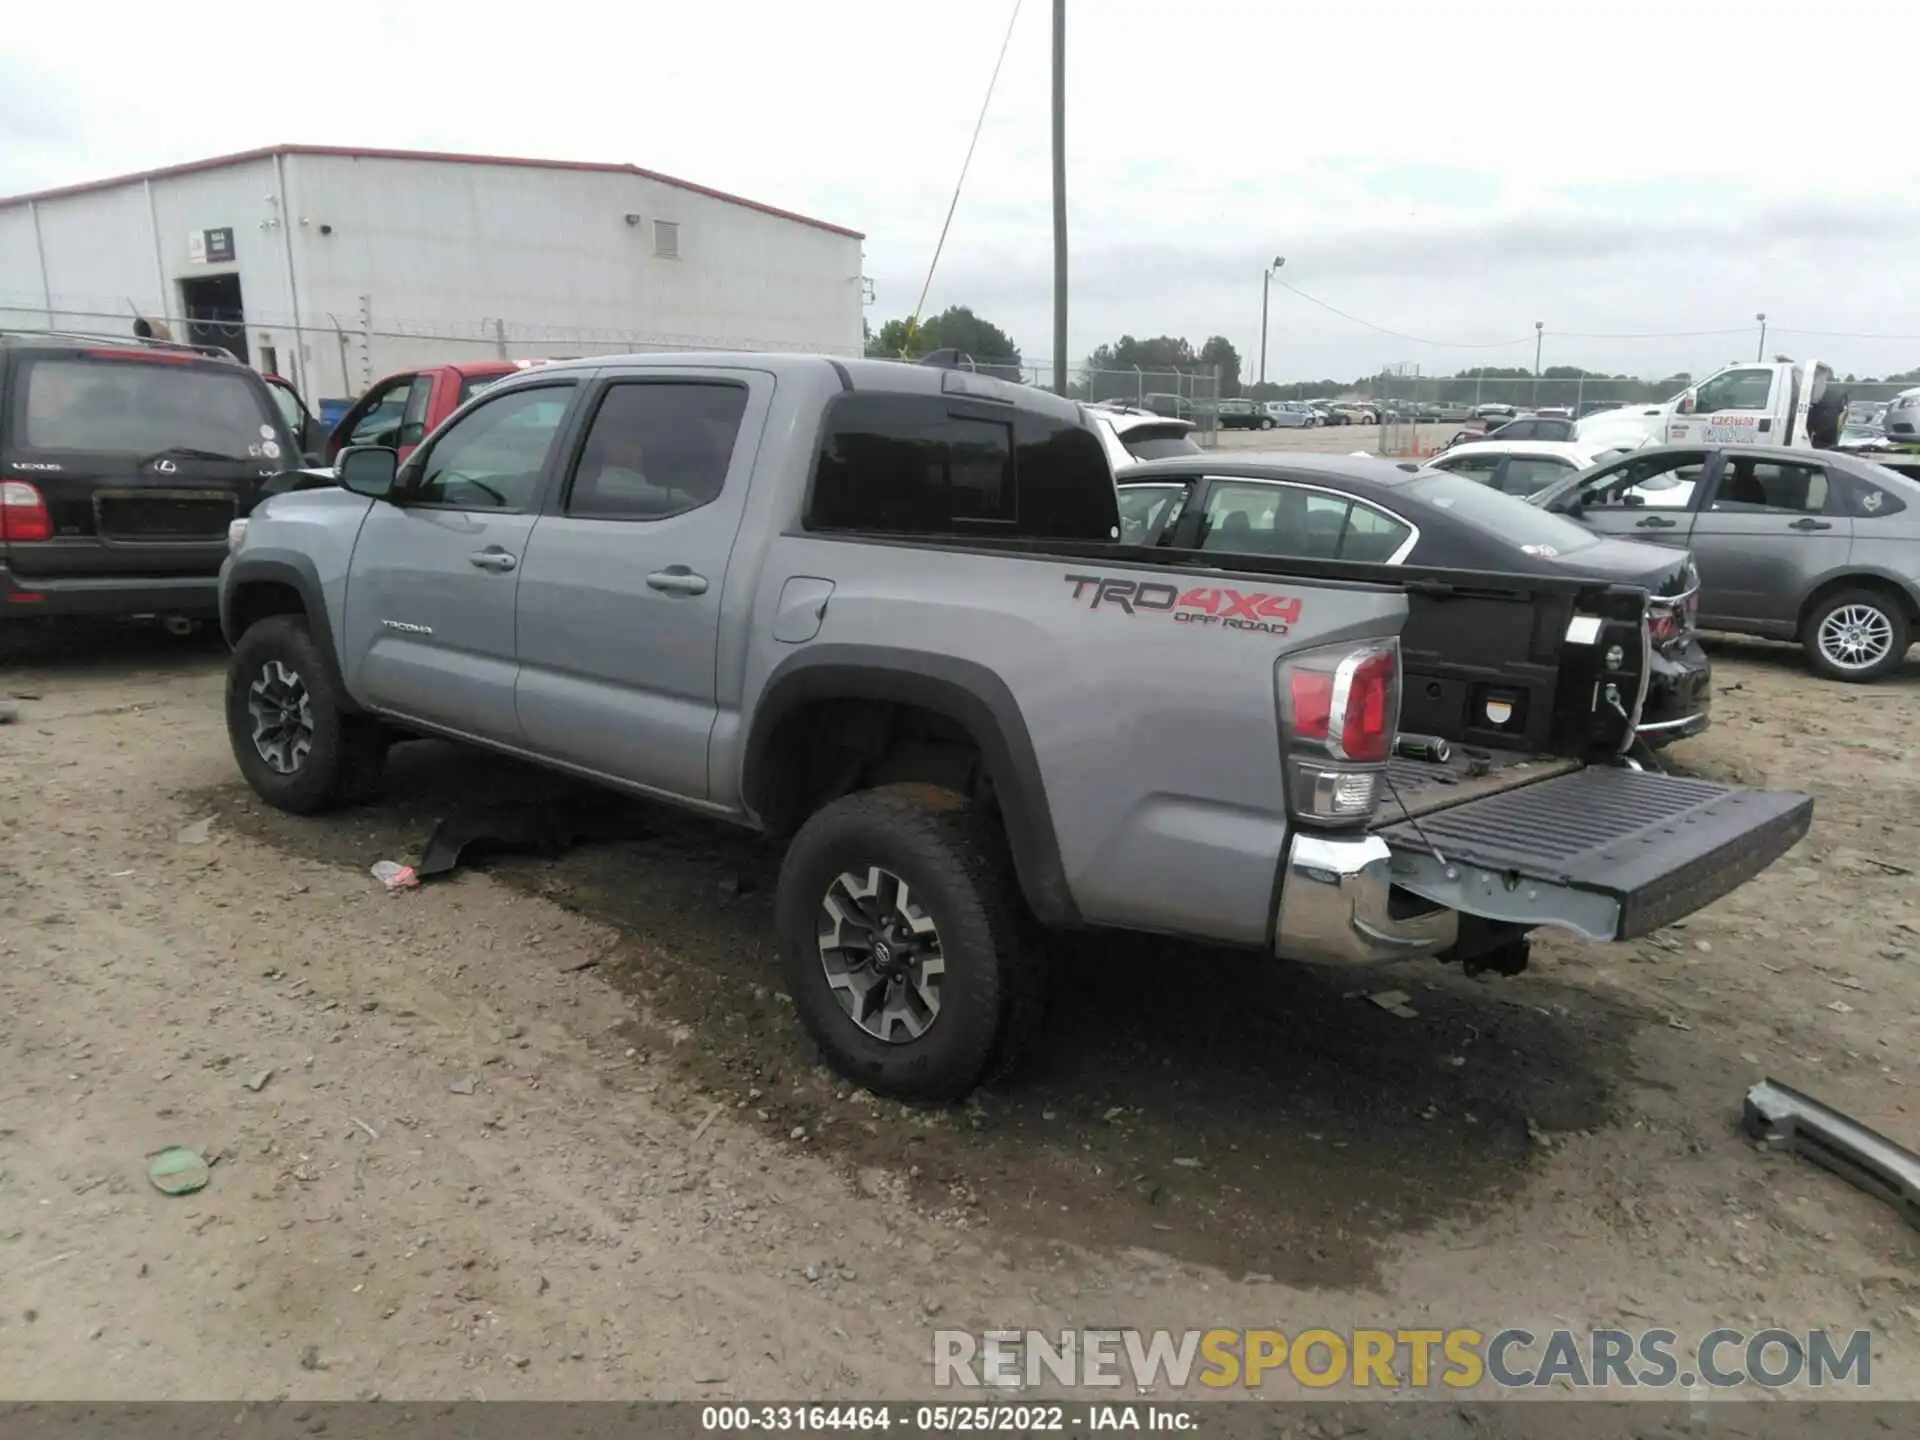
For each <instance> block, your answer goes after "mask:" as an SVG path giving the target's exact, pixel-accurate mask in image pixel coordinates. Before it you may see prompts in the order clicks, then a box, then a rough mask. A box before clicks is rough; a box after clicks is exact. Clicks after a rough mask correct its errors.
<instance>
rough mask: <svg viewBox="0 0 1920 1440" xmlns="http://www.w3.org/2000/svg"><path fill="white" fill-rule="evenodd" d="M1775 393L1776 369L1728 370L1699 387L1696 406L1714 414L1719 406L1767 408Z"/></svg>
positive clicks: (1722, 407)
mask: <svg viewBox="0 0 1920 1440" xmlns="http://www.w3.org/2000/svg"><path fill="white" fill-rule="evenodd" d="M1772 395H1773V371H1771V370H1767V369H1747V370H1729V371H1727V373H1726V374H1724V375H1716V376H1714V377H1713V379H1711V380H1709V381H1707V382H1706V383H1705V384H1704V385H1702V386H1701V387H1700V390H1699V393H1698V394H1697V395H1696V397H1695V399H1694V406H1693V408H1694V410H1695V411H1696V412H1697V413H1699V414H1701V415H1711V414H1714V413H1715V412H1716V411H1720V410H1765V409H1766V408H1767V402H1768V400H1769V399H1770V398H1771V397H1772Z"/></svg>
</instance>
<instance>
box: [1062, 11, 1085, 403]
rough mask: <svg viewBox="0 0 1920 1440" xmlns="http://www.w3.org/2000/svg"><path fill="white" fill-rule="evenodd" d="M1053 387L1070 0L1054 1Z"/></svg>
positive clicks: (1064, 299) (1064, 340)
mask: <svg viewBox="0 0 1920 1440" xmlns="http://www.w3.org/2000/svg"><path fill="white" fill-rule="evenodd" d="M1053 389H1054V393H1055V394H1056V395H1065V394H1066V393H1067V0H1053ZM1089 393H1091V392H1089Z"/></svg>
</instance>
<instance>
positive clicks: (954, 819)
mask: <svg viewBox="0 0 1920 1440" xmlns="http://www.w3.org/2000/svg"><path fill="white" fill-rule="evenodd" d="M1003 857H1004V843H1003V841H1002V838H1001V835H1000V833H999V830H998V827H997V826H996V825H994V824H993V823H992V822H991V821H990V820H989V818H988V817H986V816H985V815H983V814H981V813H980V812H979V811H978V810H977V809H975V808H974V806H973V805H972V804H971V803H970V802H968V801H967V800H966V798H965V797H964V796H961V795H959V794H956V793H955V792H953V791H951V790H945V789H941V788H939V787H936V786H931V785H919V784H909V785H887V786H882V787H880V788H878V789H874V790H863V791H860V792H858V793H856V794H853V795H849V796H846V797H844V798H842V799H840V800H836V801H834V802H833V803H831V804H829V805H827V806H825V807H823V808H822V809H821V810H819V811H817V812H816V813H815V814H814V815H813V816H812V818H810V819H809V820H808V821H807V822H806V824H804V825H802V826H801V827H800V831H799V833H798V834H797V835H795V836H794V838H793V841H792V843H791V844H790V845H789V846H788V848H787V854H786V858H785V860H784V861H783V862H782V864H781V867H780V880H779V886H778V892H777V895H776V898H775V906H774V913H775V917H776V920H775V924H776V930H777V933H778V935H779V939H780V958H781V963H782V966H783V969H784V971H785V975H786V982H787V992H788V994H789V995H791V996H792V998H793V1003H794V1008H795V1009H796V1010H797V1011H798V1012H799V1015H800V1020H801V1023H802V1024H803V1025H804V1026H805V1027H806V1030H807V1033H808V1034H809V1035H810V1036H812V1038H813V1040H814V1042H815V1043H816V1044H817V1045H818V1046H819V1047H820V1050H821V1052H822V1054H823V1055H824V1056H825V1058H826V1061H827V1063H828V1064H829V1065H830V1066H831V1067H832V1068H833V1069H835V1070H836V1071H838V1072H839V1073H840V1074H842V1075H845V1076H846V1077H847V1078H848V1079H850V1080H854V1081H856V1082H858V1083H859V1084H861V1085H863V1086H865V1087H866V1088H867V1089H869V1090H871V1091H873V1092H874V1093H875V1094H878V1095H884V1096H888V1097H890V1098H892V1099H898V1100H911V1101H933V1102H949V1101H955V1100H960V1099H963V1098H965V1097H966V1096H967V1095H968V1094H969V1093H971V1092H972V1091H973V1090H974V1089H976V1088H977V1087H978V1086H979V1085H980V1084H981V1083H982V1082H983V1081H984V1080H985V1079H986V1078H987V1077H988V1075H989V1073H990V1072H992V1073H1000V1072H1003V1071H1004V1068H1005V1066H1006V1064H1007V1063H1008V1062H1009V1061H1010V1060H1011V1056H1012V1051H1013V1049H1014V1048H1015V1047H1014V1043H1013V1042H1017V1041H1018V1040H1019V1039H1021V1038H1024V1036H1023V1035H1022V1033H1021V1032H1027V1033H1028V1034H1030V1033H1031V1031H1032V1030H1033V1029H1034V1028H1035V1027H1036V1026H1037V1024H1038V1020H1037V1012H1038V1011H1041V1010H1044V986H1043V984H1042V983H1041V981H1039V980H1038V979H1036V978H1035V977H1034V976H1032V975H1028V974H1023V973H1020V972H1019V967H1020V966H1021V963H1022V957H1021V948H1022V947H1021V945H1020V941H1021V937H1022V929H1023V926H1022V918H1021V916H1020V913H1019V905H1018V901H1017V892H1016V890H1015V888H1014V885H1013V883H1012V878H1011V875H1010V873H1009V871H1008V867H1007V865H1006V863H1005V861H1004V858H1003ZM876 866H877V867H879V868H880V869H882V870H884V871H887V872H889V873H890V874H892V875H895V876H898V877H899V878H900V879H901V880H904V881H905V882H906V884H907V885H908V887H909V888H910V891H911V893H912V894H913V895H914V897H915V898H916V900H917V902H918V903H919V904H920V905H921V906H922V907H924V911H925V914H926V916H927V917H928V918H930V919H931V920H932V921H933V924H934V927H935V929H936V931H937V933H938V936H939V944H940V953H941V957H942V959H943V961H944V965H945V969H944V971H943V972H942V975H941V981H940V987H939V988H940V1004H939V1011H938V1013H937V1014H936V1015H935V1016H934V1017H933V1020H932V1022H931V1023H930V1024H928V1025H927V1027H926V1030H925V1031H924V1033H922V1034H921V1035H919V1036H918V1037H916V1038H913V1039H908V1040H904V1041H900V1042H897V1043H895V1042H890V1041H888V1040H886V1039H882V1038H880V1037H878V1036H875V1035H873V1034H871V1033H869V1031H868V1030H866V1029H864V1028H863V1027H862V1026H861V1025H860V1024H858V1023H856V1021H855V1020H854V1019H853V1018H852V1016H850V1015H849V1014H848V1012H847V1010H846V1009H845V1008H844V1007H843V1006H842V1005H841V1003H840V1001H839V1000H838V999H836V998H835V992H834V989H833V987H832V985H831V984H830V982H829V981H828V978H827V973H826V969H825V966H824V964H823V960H822V955H821V947H820V933H819V931H820V923H821V916H822V913H823V910H822V907H823V902H824V901H825V899H826V897H827V894H828V891H829V889H830V887H832V885H833V884H834V882H835V880H836V878H837V877H838V876H840V875H842V874H848V873H850V874H856V875H863V876H864V875H865V874H866V873H867V872H868V871H869V869H870V868H871V867H876Z"/></svg>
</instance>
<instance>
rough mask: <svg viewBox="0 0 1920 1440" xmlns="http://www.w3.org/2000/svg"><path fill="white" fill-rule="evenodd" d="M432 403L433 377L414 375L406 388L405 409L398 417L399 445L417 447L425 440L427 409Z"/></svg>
mask: <svg viewBox="0 0 1920 1440" xmlns="http://www.w3.org/2000/svg"><path fill="white" fill-rule="evenodd" d="M432 403H433V377H432V376H430V375H416V376H415V377H414V381H413V384H412V385H410V386H408V387H407V408H406V409H405V410H404V411H403V412H401V416H400V443H401V444H402V445H418V444H419V443H420V442H421V441H422V440H424V439H426V438H427V407H428V406H429V405H431V404H432Z"/></svg>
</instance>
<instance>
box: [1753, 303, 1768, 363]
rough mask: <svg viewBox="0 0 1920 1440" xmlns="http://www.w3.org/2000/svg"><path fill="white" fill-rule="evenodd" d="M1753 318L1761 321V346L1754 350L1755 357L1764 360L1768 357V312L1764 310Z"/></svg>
mask: <svg viewBox="0 0 1920 1440" xmlns="http://www.w3.org/2000/svg"><path fill="white" fill-rule="evenodd" d="M1753 318H1754V319H1756V320H1758V321H1759V322H1760V348H1759V349H1758V350H1756V351H1754V352H1753V358H1754V359H1756V360H1764V359H1766V358H1767V312H1766V311H1764V310H1762V311H1761V312H1760V313H1759V314H1757V315H1755V316H1754V317H1753Z"/></svg>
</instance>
